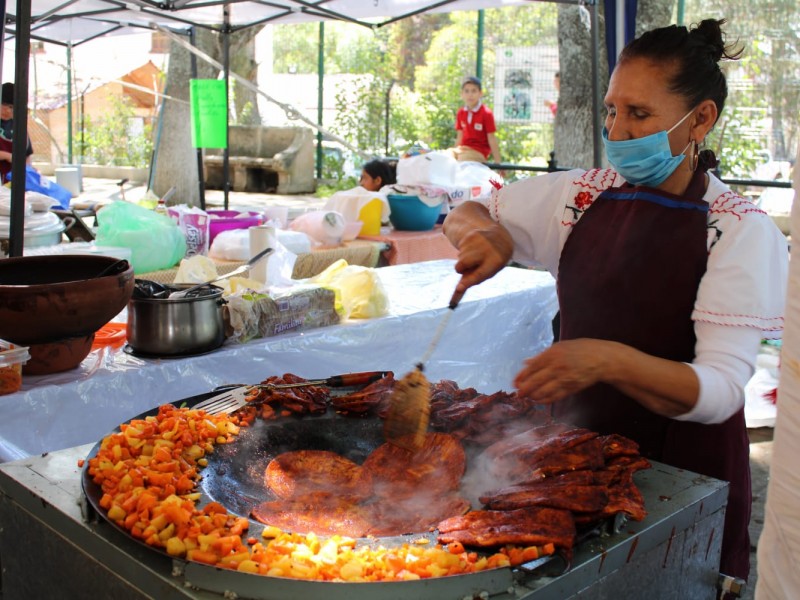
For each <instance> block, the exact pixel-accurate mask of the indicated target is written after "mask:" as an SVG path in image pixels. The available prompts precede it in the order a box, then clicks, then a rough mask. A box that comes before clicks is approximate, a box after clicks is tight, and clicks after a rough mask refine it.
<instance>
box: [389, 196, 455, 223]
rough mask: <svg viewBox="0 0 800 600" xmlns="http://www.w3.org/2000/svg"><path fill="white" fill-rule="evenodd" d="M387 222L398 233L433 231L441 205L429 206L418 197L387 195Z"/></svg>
mask: <svg viewBox="0 0 800 600" xmlns="http://www.w3.org/2000/svg"><path fill="white" fill-rule="evenodd" d="M387 199H388V200H389V208H390V209H391V212H390V213H389V221H390V222H391V223H392V225H393V226H394V228H395V229H398V230H400V231H428V230H430V229H433V226H434V225H436V221H437V219H438V218H439V214H440V213H441V212H442V205H441V204H438V205H437V206H429V205H427V204H425V203H424V202H423V201H422V200H420V199H419V196H406V195H402V194H389V195H388V197H387Z"/></svg>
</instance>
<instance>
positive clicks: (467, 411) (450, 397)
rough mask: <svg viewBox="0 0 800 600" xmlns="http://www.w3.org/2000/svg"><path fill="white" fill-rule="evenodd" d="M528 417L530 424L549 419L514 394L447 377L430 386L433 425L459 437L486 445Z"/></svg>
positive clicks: (502, 437)
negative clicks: (463, 385)
mask: <svg viewBox="0 0 800 600" xmlns="http://www.w3.org/2000/svg"><path fill="white" fill-rule="evenodd" d="M531 417H534V418H533V419H532V421H533V422H532V423H531V426H532V425H533V424H534V422H535V423H539V424H541V423H543V422H546V421H548V420H549V416H547V414H546V413H545V411H544V410H542V409H540V408H539V407H537V406H536V405H535V404H533V403H532V402H529V401H527V400H525V399H524V398H520V397H518V396H517V395H516V394H509V393H507V392H497V393H494V394H479V393H478V392H477V391H476V390H475V389H474V388H467V389H463V390H462V389H459V387H458V385H457V384H456V383H455V382H453V381H448V380H443V381H440V382H439V383H437V384H433V385H432V386H431V425H432V427H433V428H434V429H437V430H441V431H447V432H448V433H452V434H453V435H454V436H456V437H457V438H459V439H464V440H469V441H472V442H476V443H479V444H481V445H488V444H490V443H492V442H495V441H497V440H500V439H504V438H506V437H508V435H507V434H508V424H510V423H517V422H519V421H520V420H522V419H528V418H531Z"/></svg>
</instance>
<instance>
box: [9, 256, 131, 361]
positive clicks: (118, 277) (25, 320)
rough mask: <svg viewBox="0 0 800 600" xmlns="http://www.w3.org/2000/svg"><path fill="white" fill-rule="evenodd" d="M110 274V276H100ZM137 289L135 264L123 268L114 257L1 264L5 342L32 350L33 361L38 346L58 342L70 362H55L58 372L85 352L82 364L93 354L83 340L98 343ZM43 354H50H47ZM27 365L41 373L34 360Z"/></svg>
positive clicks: (18, 260) (29, 258)
mask: <svg viewBox="0 0 800 600" xmlns="http://www.w3.org/2000/svg"><path fill="white" fill-rule="evenodd" d="M108 269H111V274H108V275H103V276H98V275H100V274H101V273H103V272H104V270H108ZM133 285H134V275H133V267H131V265H130V263H128V262H127V261H124V262H123V263H120V262H119V259H117V258H112V257H109V256H100V255H88V254H87V255H78V254H76V255H60V256H24V257H19V258H8V259H4V260H0V338H2V339H6V340H9V341H12V342H14V343H15V344H20V345H23V346H31V347H32V349H31V354H32V355H33V354H34V350H35V349H34V348H33V346H34V345H38V344H49V345H53V344H54V343H56V342H58V344H55V346H56V347H59V348H61V350H59V354H64V353H65V354H66V355H69V357H70V358H69V360H61V361H59V360H55V359H53V364H54V366H59V365H61V366H63V364H66V363H70V362H75V360H76V357H77V356H78V355H79V354H80V353H81V352H83V351H84V350H86V352H85V353H84V354H83V356H81V357H80V359H78V360H77V362H78V363H79V362H80V361H81V360H83V358H84V357H85V356H86V354H88V353H89V350H91V340H89V342H88V344H86V343H84V342H82V341H80V340H84V341H85V340H86V338H88V337H90V336H91V337H92V338H93V337H94V333H95V332H96V331H97V330H98V329H100V328H101V327H102V326H103V325H105V324H106V323H107V322H108V321H110V320H111V319H112V318H113V317H115V316H116V315H117V314H119V312H120V311H121V310H122V309H123V308H125V306H126V305H127V303H128V300H129V299H130V297H131V294H132V293H133ZM76 340H78V341H76ZM52 349H53V348H52V347H51V348H50V350H52ZM39 350H42V351H43V352H44V353H46V351H47V350H48V349H47V348H43V349H39ZM31 362H32V363H34V364H30V363H31ZM28 364H29V365H30V367H29V370H30V369H36V368H38V367H37V365H36V361H35V360H33V357H32V360H31V361H30V362H29V363H28ZM76 364H77V363H76ZM72 366H75V365H72ZM67 368H71V367H67ZM58 370H65V369H61V368H59V369H58ZM49 372H55V371H49Z"/></svg>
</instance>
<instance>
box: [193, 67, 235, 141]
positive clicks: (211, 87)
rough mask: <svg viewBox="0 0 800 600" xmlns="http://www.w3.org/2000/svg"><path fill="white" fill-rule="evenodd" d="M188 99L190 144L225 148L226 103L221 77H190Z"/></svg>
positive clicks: (223, 83)
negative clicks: (190, 115)
mask: <svg viewBox="0 0 800 600" xmlns="http://www.w3.org/2000/svg"><path fill="white" fill-rule="evenodd" d="M189 100H190V102H191V106H192V146H194V147H195V148H226V147H227V145H228V143H227V136H226V130H227V125H228V103H227V102H226V98H225V82H224V81H223V80H221V79H192V80H191V82H190V84H189Z"/></svg>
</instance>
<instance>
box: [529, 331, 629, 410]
mask: <svg viewBox="0 0 800 600" xmlns="http://www.w3.org/2000/svg"><path fill="white" fill-rule="evenodd" d="M613 345H616V344H615V343H614V342H607V341H605V340H593V339H576V340H567V341H563V342H558V343H556V344H553V345H552V346H550V347H549V348H548V349H547V350H545V351H544V352H542V353H541V354H538V355H537V356H534V357H533V358H529V359H527V360H526V361H525V363H524V364H525V366H523V368H522V370H521V371H520V372H519V373H517V376H516V377H515V378H514V387H516V388H517V390H519V394H520V395H521V396H525V397H527V398H530V399H531V400H533V401H534V402H536V403H540V404H552V403H553V402H558V401H559V400H563V399H564V398H566V397H567V396H570V395H572V394H576V393H578V392H580V391H582V390H584V389H586V388H588V387H589V386H592V385H594V384H595V383H598V382H600V381H602V380H603V376H604V375H605V374H607V372H608V370H609V365H608V360H609V357H610V356H611V355H613V347H612V346H613Z"/></svg>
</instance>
